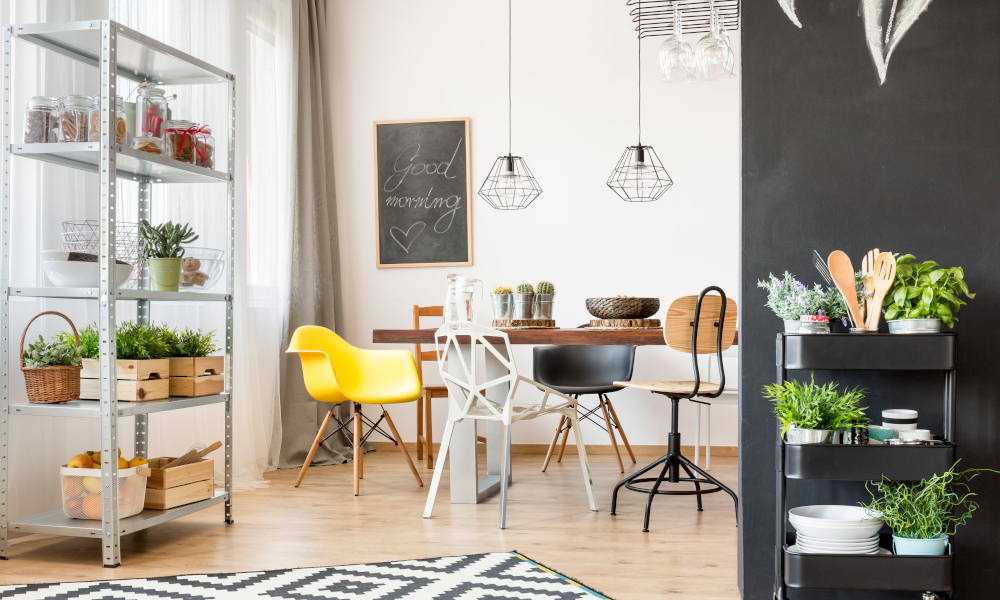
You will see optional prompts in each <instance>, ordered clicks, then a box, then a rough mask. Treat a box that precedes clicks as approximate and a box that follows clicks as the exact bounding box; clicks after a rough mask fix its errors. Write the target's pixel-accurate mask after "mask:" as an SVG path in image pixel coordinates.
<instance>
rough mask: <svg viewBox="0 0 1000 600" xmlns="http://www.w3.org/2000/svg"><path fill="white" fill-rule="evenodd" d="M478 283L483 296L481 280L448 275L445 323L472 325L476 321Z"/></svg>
mask: <svg viewBox="0 0 1000 600" xmlns="http://www.w3.org/2000/svg"><path fill="white" fill-rule="evenodd" d="M476 283H479V285H480V288H479V289H480V294H481V293H482V283H483V282H482V281H480V280H479V279H473V278H472V277H466V276H464V275H458V274H454V273H453V274H450V275H448V292H447V294H446V295H445V300H444V322H445V323H472V322H474V321H475V320H476V310H475V304H474V302H473V298H474V296H475V293H476ZM459 327H460V326H459Z"/></svg>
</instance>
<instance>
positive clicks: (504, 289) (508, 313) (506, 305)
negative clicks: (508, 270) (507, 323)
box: [490, 284, 514, 320]
mask: <svg viewBox="0 0 1000 600" xmlns="http://www.w3.org/2000/svg"><path fill="white" fill-rule="evenodd" d="M490 300H492V301H493V318H494V319H497V320H499V319H512V318H514V290H512V289H511V288H510V286H509V285H503V284H500V285H496V286H494V287H493V292H492V293H491V294H490Z"/></svg>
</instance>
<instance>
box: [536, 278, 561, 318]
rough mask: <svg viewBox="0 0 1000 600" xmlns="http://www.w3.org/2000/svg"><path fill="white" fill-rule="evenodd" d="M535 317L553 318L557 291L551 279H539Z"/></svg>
mask: <svg viewBox="0 0 1000 600" xmlns="http://www.w3.org/2000/svg"><path fill="white" fill-rule="evenodd" d="M535 289H536V290H537V293H536V294H535V310H534V313H533V314H534V318H535V319H547V320H551V319H552V301H553V300H554V297H553V296H554V295H555V293H556V286H555V285H553V283H552V282H551V281H539V282H538V285H537V286H536V287H535Z"/></svg>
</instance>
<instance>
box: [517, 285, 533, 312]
mask: <svg viewBox="0 0 1000 600" xmlns="http://www.w3.org/2000/svg"><path fill="white" fill-rule="evenodd" d="M534 310H535V286H533V285H531V284H530V283H521V284H518V286H517V287H516V288H515V289H514V318H515V319H530V318H532V316H533V315H534Z"/></svg>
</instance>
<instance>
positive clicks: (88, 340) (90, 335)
mask: <svg viewBox="0 0 1000 600" xmlns="http://www.w3.org/2000/svg"><path fill="white" fill-rule="evenodd" d="M59 337H60V339H63V340H66V339H69V340H72V339H73V336H72V335H70V334H69V333H66V332H65V331H63V332H62V333H60V334H59ZM100 342H101V340H100V337H99V336H98V334H97V325H96V324H93V325H87V326H86V327H84V328H83V329H81V330H80V355H81V356H82V357H83V358H97V357H98V356H100V350H99V348H100Z"/></svg>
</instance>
